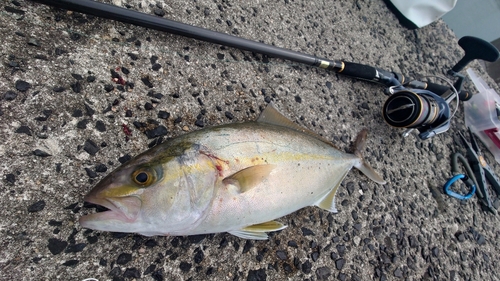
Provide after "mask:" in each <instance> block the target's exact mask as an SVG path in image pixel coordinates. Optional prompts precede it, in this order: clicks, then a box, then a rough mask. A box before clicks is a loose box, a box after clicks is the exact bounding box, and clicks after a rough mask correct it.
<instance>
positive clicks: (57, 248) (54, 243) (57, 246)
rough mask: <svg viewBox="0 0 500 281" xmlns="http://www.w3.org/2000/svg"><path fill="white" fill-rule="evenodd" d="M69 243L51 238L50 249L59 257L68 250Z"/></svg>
mask: <svg viewBox="0 0 500 281" xmlns="http://www.w3.org/2000/svg"><path fill="white" fill-rule="evenodd" d="M67 246H68V242H66V241H62V240H59V239H57V238H50V239H49V244H48V248H49V251H50V252H51V253H52V254H53V255H58V254H60V253H62V251H64V249H66V247H67Z"/></svg>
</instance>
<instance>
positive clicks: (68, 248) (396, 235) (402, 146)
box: [0, 0, 500, 281]
mask: <svg viewBox="0 0 500 281" xmlns="http://www.w3.org/2000/svg"><path fill="white" fill-rule="evenodd" d="M106 2H108V3H111V1H106ZM112 2H113V3H114V4H118V5H123V6H126V7H128V8H130V9H133V10H138V11H143V12H146V13H150V14H157V15H159V16H161V15H163V16H164V17H165V18H169V19H173V20H177V21H182V22H184V23H188V24H193V25H197V26H201V27H205V28H209V29H212V30H216V31H220V32H225V33H228V34H235V35H238V36H241V37H244V38H249V39H253V40H259V41H262V42H266V43H269V44H274V45H276V46H281V47H285V48H289V49H293V50H296V51H302V52H305V53H310V54H314V55H318V56H321V57H327V58H330V59H343V60H347V61H352V62H359V63H365V64H368V65H374V66H378V67H380V68H383V69H389V70H393V71H396V72H400V73H405V74H407V75H412V76H417V75H442V74H443V73H445V72H446V71H447V70H448V69H449V68H450V67H451V66H453V65H454V64H455V63H456V62H457V61H458V59H459V58H460V57H461V56H462V54H463V52H462V50H461V49H460V48H459V46H458V45H457V44H456V41H457V38H456V37H455V36H454V34H453V33H452V32H451V31H450V29H449V28H448V27H447V26H446V25H445V24H444V23H443V22H442V21H438V22H436V23H433V24H431V25H429V26H426V27H424V28H422V29H419V30H416V31H412V30H407V29H405V28H403V27H401V26H400V25H399V23H398V21H397V19H396V18H395V16H394V15H393V14H392V13H391V12H390V11H389V10H388V9H387V8H386V6H385V5H384V3H383V2H382V1H380V0H373V1H369V0H359V1H345V0H343V1H321V0H319V1H305V0H261V1H241V2H240V1H228V0H188V1H181V0H172V1H169V2H160V1H158V2H154V1H145V0H143V1H138V0H123V1H112ZM0 3H1V5H0V6H1V11H0V34H1V36H0V42H1V46H2V48H1V51H0V54H1V64H0V94H1V96H0V110H1V111H0V131H1V134H2V141H1V142H0V163H1V164H0V170H1V172H0V173H1V176H2V179H1V182H0V186H1V188H0V191H1V196H0V204H1V206H2V207H1V208H0V218H1V220H0V233H1V235H0V279H1V280H84V279H86V278H95V279H98V280H100V281H101V280H133V279H136V280H139V279H143V280H285V279H287V280H337V279H338V280H403V279H405V280H498V278H499V277H498V276H499V274H500V269H499V268H498V263H497V261H498V260H499V259H500V254H499V250H500V244H499V242H498V240H497V239H498V238H499V231H498V227H499V221H498V216H494V215H492V214H490V213H488V212H485V211H483V210H482V208H481V206H480V204H479V202H478V200H477V197H474V198H473V199H471V200H469V201H465V202H459V201H458V200H456V199H452V198H449V197H446V196H443V195H442V194H441V187H442V185H443V184H444V182H445V181H446V179H447V178H448V177H450V176H451V171H450V165H449V161H450V155H451V153H453V152H455V151H462V152H465V151H464V150H463V148H462V146H461V145H458V142H457V133H458V132H460V131H461V132H464V131H465V125H464V121H463V106H462V105H460V109H459V111H458V113H457V115H456V116H455V117H454V119H453V121H452V126H451V129H450V130H449V131H448V132H447V133H445V134H442V135H439V136H437V137H435V138H433V139H430V140H427V141H421V140H419V139H418V138H417V137H416V136H415V135H411V136H409V137H408V138H402V137H401V135H400V133H401V130H398V129H394V128H391V127H390V126H388V125H387V124H385V123H384V121H383V119H382V117H381V114H380V113H381V108H382V105H383V103H384V101H385V99H386V96H385V95H384V94H383V88H382V87H381V86H379V85H375V84H371V83H368V82H364V81H358V80H353V79H350V78H347V77H342V76H339V75H336V74H333V73H329V72H327V71H324V70H321V69H316V68H312V67H308V66H303V65H299V64H296V63H292V62H289V61H284V60H280V59H272V58H271V59H268V58H265V57H263V56H261V55H258V54H252V53H249V52H242V51H240V50H236V49H231V48H226V47H221V46H219V45H214V44H210V43H204V42H200V41H196V40H193V39H187V38H183V37H179V36H174V35H170V34H165V33H161V32H157V31H152V30H147V29H144V28H140V27H135V26H131V25H127V24H122V23H117V22H113V21H109V20H103V19H98V18H95V17H90V16H85V15H81V14H78V13H72V12H68V11H65V10H59V9H54V8H50V7H47V6H44V5H41V4H38V3H34V2H31V1H26V0H2V1H1V2H0ZM471 67H473V68H474V69H475V70H476V72H477V73H479V74H480V75H481V76H483V77H485V73H484V71H482V70H481V69H479V64H477V63H473V64H471ZM487 81H489V82H492V80H489V79H487ZM490 84H493V83H490ZM467 87H471V85H470V84H468V85H467ZM497 91H498V90H497ZM499 92H500V91H499ZM269 102H273V103H274V104H275V105H276V106H277V107H278V108H279V109H280V111H281V112H283V113H284V114H285V115H286V116H288V117H290V118H291V119H292V120H294V121H295V122H297V123H298V124H300V125H303V126H304V127H307V128H309V129H311V130H313V131H315V132H316V133H318V134H320V135H322V136H324V137H325V138H327V139H329V140H332V141H333V142H334V143H335V144H337V145H338V146H339V147H341V149H344V150H345V149H347V148H348V147H349V145H350V143H351V141H352V140H353V138H354V137H355V136H356V134H357V132H358V131H359V130H360V129H361V128H363V127H367V128H369V130H370V135H369V140H368V144H367V149H366V150H365V152H364V153H365V157H366V159H367V161H368V162H369V163H370V164H371V165H372V166H373V167H374V168H375V169H376V170H378V171H379V172H380V173H381V174H382V175H383V177H384V178H385V179H386V180H387V181H388V183H387V184H386V185H384V186H379V185H377V184H375V183H374V182H372V181H369V180H367V178H366V177H364V176H363V175H362V174H360V173H359V172H358V171H357V170H353V171H351V172H350V173H349V174H348V175H347V177H346V179H345V180H344V181H343V183H342V186H341V187H340V191H339V193H338V194H337V206H338V209H339V213H338V214H333V215H332V214H329V213H328V212H326V211H323V210H320V209H318V208H314V207H308V208H305V209H302V210H300V211H298V212H296V213H293V214H290V215H288V216H286V217H283V218H281V219H279V220H280V221H281V222H283V223H285V224H287V225H289V227H288V228H286V229H285V230H282V231H280V232H277V233H271V234H270V239H269V240H268V241H247V240H243V239H240V238H238V237H235V236H231V235H229V234H227V233H220V234H212V235H202V236H193V237H143V236H139V235H133V234H129V235H122V234H118V233H108V232H99V231H91V230H86V229H82V228H81V227H80V226H79V225H78V218H79V217H80V216H81V215H82V214H84V213H90V212H94V209H89V208H85V207H84V203H83V196H84V194H86V193H87V192H88V191H89V190H90V189H91V188H92V187H93V186H94V185H95V184H96V183H97V182H98V181H99V179H101V178H102V177H103V176H104V175H106V174H107V173H109V172H110V171H111V170H113V169H114V168H116V167H118V166H119V165H120V162H123V161H126V160H127V156H134V155H137V154H139V153H140V152H142V151H144V150H146V149H147V148H148V146H150V145H152V144H151V143H152V142H153V141H154V139H156V138H154V137H155V133H156V136H158V135H161V136H160V137H161V138H163V140H164V139H166V138H170V137H175V136H178V135H180V134H183V133H185V132H188V131H193V130H197V129H199V128H200V127H207V126H212V125H217V124H223V123H230V122H241V121H246V120H253V119H255V118H256V117H257V116H258V114H259V113H260V112H261V110H262V109H263V108H264V107H265V106H266V104H267V103H269ZM162 126H163V127H162ZM155 128H160V129H156V130H154V129H155ZM151 130H153V131H151ZM145 132H147V133H148V134H149V135H148V134H146V133H145ZM148 136H149V137H153V138H148ZM485 154H486V158H487V161H488V162H489V163H490V165H491V166H492V167H493V168H494V169H495V170H496V171H497V172H500V167H499V166H498V164H497V163H496V162H494V159H493V157H492V155H491V154H490V153H489V152H487V151H485ZM304 188H307V187H304ZM432 190H434V191H435V192H434V193H435V195H433V193H432V192H431V191H432ZM490 193H491V194H492V196H493V197H494V198H495V199H496V194H495V193H494V192H490ZM262 200H266V198H262Z"/></svg>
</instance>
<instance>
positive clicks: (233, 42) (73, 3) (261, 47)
mask: <svg viewBox="0 0 500 281" xmlns="http://www.w3.org/2000/svg"><path fill="white" fill-rule="evenodd" d="M33 1H35V2H39V3H42V4H46V5H50V6H54V7H57V8H62V9H66V10H72V11H75V12H79V13H83V14H89V15H94V16H97V17H100V18H106V19H110V20H115V21H119V22H124V23H130V24H133V25H137V26H142V27H146V28H151V29H155V30H159V31H165V32H168V33H172V34H176V35H181V36H185V37H189V38H194V39H198V40H201V41H206V42H210V43H215V44H220V45H225V46H228V47H234V48H237V49H242V50H246V51H251V52H255V53H260V54H265V55H268V56H270V57H277V58H282V59H287V60H291V61H294V62H298V63H303V64H307V65H311V66H318V67H323V68H328V66H330V68H331V67H333V65H335V62H332V61H329V60H327V59H321V58H318V57H315V56H312V55H308V54H304V53H300V52H296V51H292V50H288V49H285V48H280V47H275V46H271V45H268V44H264V43H260V42H256V41H252V40H248V39H244V38H241V37H236V36H233V35H229V34H225V33H221V32H216V31H213V30H209V29H206V28H201V27H196V26H192V25H188V24H184V23H180V22H177V21H173V20H168V19H164V18H160V17H157V16H153V15H149V14H145V13H141V12H137V11H133V10H128V9H125V8H122V7H118V6H115V5H109V4H105V3H100V2H97V1H92V0H33ZM326 64H328V65H326ZM337 64H340V62H337Z"/></svg>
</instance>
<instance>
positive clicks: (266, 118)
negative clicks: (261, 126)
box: [257, 103, 339, 149]
mask: <svg viewBox="0 0 500 281" xmlns="http://www.w3.org/2000/svg"><path fill="white" fill-rule="evenodd" d="M257 122H260V123H267V124H271V125H276V126H281V127H286V128H288V129H292V130H295V131H297V132H301V133H303V134H306V135H309V136H312V137H314V138H316V139H318V140H320V141H322V142H324V143H326V144H329V145H331V146H332V147H334V148H335V149H339V148H337V146H335V145H334V144H333V143H331V142H330V141H329V140H327V139H325V138H323V137H322V136H320V135H318V134H316V133H315V132H313V131H311V130H309V129H306V128H304V127H301V126H299V125H297V124H295V123H294V122H293V121H292V120H290V119H288V118H287V117H286V116H284V115H283V114H281V112H279V111H278V110H277V109H276V108H275V107H274V105H273V104H272V103H269V104H268V105H267V107H266V108H265V109H264V111H262V113H261V114H260V116H259V118H257Z"/></svg>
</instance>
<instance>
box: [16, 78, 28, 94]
mask: <svg viewBox="0 0 500 281" xmlns="http://www.w3.org/2000/svg"><path fill="white" fill-rule="evenodd" d="M30 88H31V84H30V83H28V82H26V81H23V80H17V81H16V89H17V90H18V91H20V92H26V91H27V90H29V89H30Z"/></svg>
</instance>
